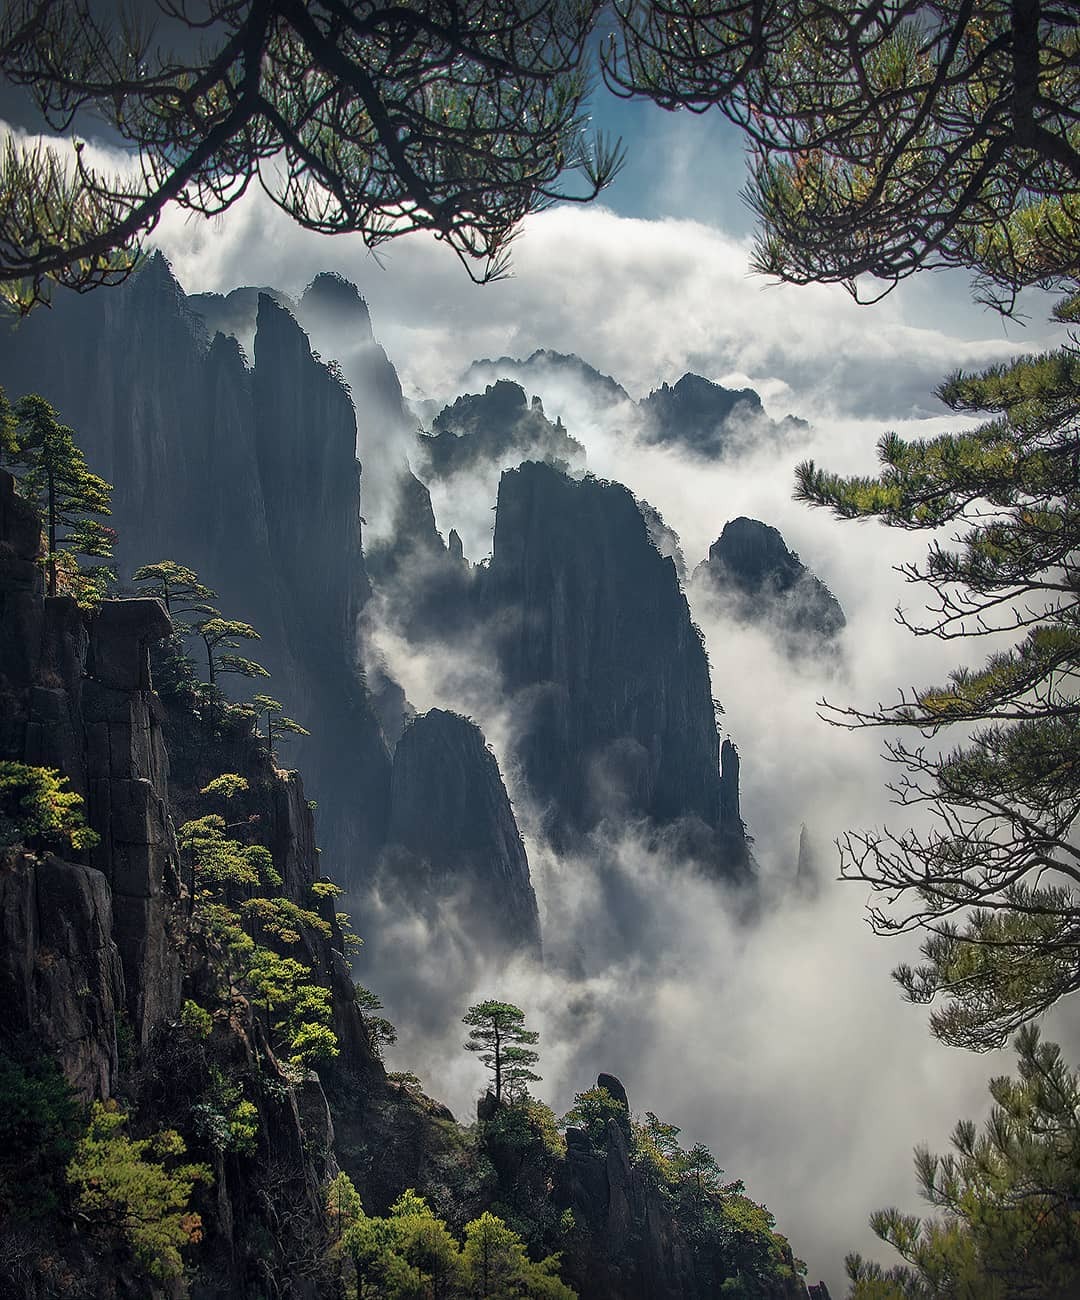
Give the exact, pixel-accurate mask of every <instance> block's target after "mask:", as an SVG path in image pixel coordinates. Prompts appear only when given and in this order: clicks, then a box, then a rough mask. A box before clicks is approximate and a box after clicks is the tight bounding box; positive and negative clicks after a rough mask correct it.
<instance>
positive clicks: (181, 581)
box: [132, 560, 217, 634]
mask: <svg viewBox="0 0 1080 1300" xmlns="http://www.w3.org/2000/svg"><path fill="white" fill-rule="evenodd" d="M132 581H133V582H135V583H137V584H138V585H139V587H140V588H141V589H142V590H143V591H144V592H145V593H146V594H147V595H148V596H157V597H159V598H160V599H161V600H162V602H163V603H164V605H165V608H166V610H168V613H169V617H170V618H171V619H172V624H173V629H174V630H175V631H176V632H177V633H178V634H183V633H186V632H190V631H191V629H192V627H193V623H192V622H191V621H190V616H191V615H192V614H196V615H200V616H203V617H208V616H209V615H211V614H212V613H213V612H214V610H213V606H212V605H211V604H210V602H211V601H212V600H214V599H215V598H216V596H217V592H215V591H212V590H211V589H210V588H209V587H207V586H206V585H205V584H204V583H202V582H200V581H199V575H198V574H197V573H196V572H195V570H194V569H189V568H187V567H186V566H185V565H183V564H177V563H176V562H175V560H158V561H157V563H156V564H144V565H142V566H141V567H140V568H138V569H136V570H135V572H134V573H133V574H132Z"/></svg>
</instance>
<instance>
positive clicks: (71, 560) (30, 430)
mask: <svg viewBox="0 0 1080 1300" xmlns="http://www.w3.org/2000/svg"><path fill="white" fill-rule="evenodd" d="M4 406H5V409H6V408H7V403H6V401H5V403H4ZM2 414H3V413H2V412H0V415H2ZM2 422H3V425H4V434H3V437H4V440H5V444H6V447H7V454H8V458H9V461H10V462H11V464H12V467H13V469H14V471H15V474H16V478H17V482H18V485H19V492H20V493H21V495H22V496H24V497H25V498H26V499H27V500H28V501H30V502H32V503H33V505H34V506H35V507H36V508H37V511H38V514H39V515H40V517H41V526H42V532H43V534H44V538H45V551H44V555H43V557H42V563H43V564H44V566H45V573H46V577H47V581H48V593H49V595H50V596H57V595H70V596H74V597H75V599H76V600H77V601H78V603H79V604H80V605H83V606H85V607H87V608H92V607H93V606H94V605H96V604H97V603H98V602H99V601H100V600H101V599H102V597H103V596H104V595H105V592H106V590H107V588H108V585H109V583H111V582H113V581H115V578H116V575H115V573H114V572H113V570H112V568H111V566H109V565H105V564H89V563H87V561H88V560H90V559H104V560H107V559H109V558H110V557H111V555H112V544H113V541H114V539H115V536H116V534H115V533H114V532H113V530H112V529H111V528H109V527H107V526H106V525H105V524H103V523H101V522H100V521H101V517H103V516H107V515H109V514H110V513H111V511H110V507H109V497H110V493H111V491H112V488H111V487H110V485H109V484H108V483H106V482H105V480H104V479H103V478H100V477H99V476H98V475H97V474H92V473H91V472H90V470H89V468H88V467H87V464H86V458H85V457H84V456H83V453H82V452H81V451H80V449H79V446H78V444H77V443H76V441H75V434H74V433H73V432H72V430H71V429H69V428H68V427H67V425H64V424H61V423H60V419H59V416H58V415H57V413H56V411H55V410H54V409H53V408H52V407H51V406H50V405H49V403H48V402H46V401H45V399H44V398H42V397H38V396H36V395H35V394H29V395H27V396H26V397H22V398H20V399H19V401H18V402H17V403H16V405H15V410H14V425H13V426H12V423H11V420H10V418H7V417H5V418H4V419H3V421H2Z"/></svg>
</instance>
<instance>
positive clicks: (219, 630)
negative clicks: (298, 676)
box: [192, 611, 270, 686]
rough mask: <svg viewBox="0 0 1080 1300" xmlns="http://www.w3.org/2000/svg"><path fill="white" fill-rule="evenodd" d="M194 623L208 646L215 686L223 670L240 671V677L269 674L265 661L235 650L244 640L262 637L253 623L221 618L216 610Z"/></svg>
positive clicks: (209, 669) (210, 676)
mask: <svg viewBox="0 0 1080 1300" xmlns="http://www.w3.org/2000/svg"><path fill="white" fill-rule="evenodd" d="M192 626H193V629H194V631H195V633H196V634H197V635H198V636H199V637H200V638H201V639H202V643H203V645H204V647H205V649H206V672H207V684H208V685H210V686H215V685H216V684H217V679H218V677H219V676H221V675H222V674H223V673H237V674H239V676H241V677H269V676H270V674H269V673H268V672H267V671H266V669H265V668H264V667H263V666H262V664H259V663H256V662H255V660H254V659H247V658H245V657H244V656H243V655H240V654H237V653H236V652H237V651H238V650H240V649H241V648H242V647H243V643H244V642H245V641H258V640H260V637H259V634H258V632H256V631H255V629H254V628H253V627H252V626H251V624H250V623H243V622H241V621H240V620H239V619H234V618H222V617H221V615H220V614H218V613H217V612H216V611H213V612H212V613H211V616H210V617H208V618H202V619H199V620H198V621H197V622H196V623H194V624H193V625H192Z"/></svg>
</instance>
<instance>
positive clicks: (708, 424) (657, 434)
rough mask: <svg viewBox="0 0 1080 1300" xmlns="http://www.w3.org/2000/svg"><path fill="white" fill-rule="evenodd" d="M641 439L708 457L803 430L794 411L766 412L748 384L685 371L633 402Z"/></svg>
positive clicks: (800, 432)
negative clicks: (774, 416) (729, 384)
mask: <svg viewBox="0 0 1080 1300" xmlns="http://www.w3.org/2000/svg"><path fill="white" fill-rule="evenodd" d="M638 410H639V413H640V415H641V418H642V427H641V434H642V436H643V437H644V439H645V441H646V442H654V443H663V444H664V445H672V446H678V447H680V448H682V449H683V450H685V451H689V452H691V453H693V454H694V455H697V456H702V457H704V458H706V459H709V460H717V459H721V458H722V457H724V456H727V455H732V454H736V453H738V452H739V451H742V450H745V449H747V448H748V447H750V446H753V445H754V444H757V443H760V442H762V441H784V440H788V439H791V438H792V437H796V436H799V435H801V434H804V433H805V432H806V430H807V427H808V426H807V424H806V422H805V421H804V420H800V419H797V418H796V417H795V416H791V415H789V416H786V417H785V418H784V419H783V420H781V421H780V422H779V423H777V422H775V421H773V420H770V419H769V417H768V416H767V415H766V414H765V409H764V407H763V406H762V403H761V398H760V396H759V395H758V394H757V393H756V392H755V391H754V389H752V388H725V387H724V386H723V385H722V384H716V383H713V382H712V380H710V379H704V378H702V376H701V375H695V374H690V373H687V374H685V375H683V377H682V378H681V379H679V380H678V381H677V382H676V383H674V384H667V383H665V384H661V386H660V387H659V388H657V389H654V390H653V391H652V392H651V393H649V395H648V396H647V397H643V398H642V399H641V401H640V402H639V403H638Z"/></svg>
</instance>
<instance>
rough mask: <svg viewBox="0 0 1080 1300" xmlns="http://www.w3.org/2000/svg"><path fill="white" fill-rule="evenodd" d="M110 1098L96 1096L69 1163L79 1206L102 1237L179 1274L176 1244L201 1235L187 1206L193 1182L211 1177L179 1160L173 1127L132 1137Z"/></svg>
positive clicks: (163, 1275)
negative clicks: (106, 1099) (105, 1100)
mask: <svg viewBox="0 0 1080 1300" xmlns="http://www.w3.org/2000/svg"><path fill="white" fill-rule="evenodd" d="M126 1125H127V1116H126V1115H125V1114H124V1112H123V1111H122V1110H121V1109H120V1108H119V1107H118V1106H117V1104H116V1103H115V1102H104V1103H102V1102H95V1103H94V1105H93V1108H92V1110H91V1114H90V1124H89V1127H88V1128H87V1130H86V1133H85V1134H84V1136H83V1138H82V1139H81V1141H80V1142H79V1144H78V1146H77V1147H76V1149H75V1155H74V1157H73V1158H72V1160H71V1163H70V1164H69V1165H68V1170H67V1178H68V1182H69V1183H70V1184H71V1187H72V1189H73V1193H74V1196H75V1203H76V1206H77V1208H78V1210H79V1212H80V1213H81V1214H83V1215H85V1216H86V1218H87V1219H88V1220H89V1222H90V1224H91V1225H92V1227H93V1228H94V1230H96V1231H97V1232H100V1233H101V1234H102V1235H103V1236H104V1237H105V1238H106V1239H111V1240H114V1241H116V1242H118V1243H122V1244H124V1245H127V1246H128V1247H130V1249H131V1250H132V1251H133V1252H134V1254H135V1256H136V1258H137V1259H138V1260H139V1262H140V1263H141V1264H142V1265H143V1267H145V1268H146V1269H147V1271H148V1272H149V1273H150V1274H151V1275H152V1276H153V1277H156V1278H160V1279H162V1280H167V1279H172V1278H178V1277H180V1276H181V1274H182V1273H183V1259H182V1257H181V1254H180V1252H181V1250H182V1249H183V1248H184V1247H185V1246H187V1245H190V1244H192V1243H194V1242H197V1241H199V1240H200V1239H201V1236H202V1223H201V1220H200V1218H199V1216H198V1215H197V1214H195V1213H193V1212H192V1211H191V1210H190V1208H189V1205H190V1201H191V1194H192V1191H193V1190H194V1187H195V1184H196V1183H200V1182H201V1183H208V1182H210V1181H211V1175H210V1170H209V1169H208V1168H206V1166H205V1165H198V1164H182V1163H180V1158H181V1157H182V1156H183V1155H184V1154H185V1148H184V1142H183V1140H182V1139H181V1137H180V1135H179V1134H178V1133H176V1132H174V1131H173V1130H172V1129H165V1130H162V1131H160V1132H157V1133H155V1134H153V1135H152V1136H151V1137H147V1138H138V1139H133V1138H130V1137H128V1135H127V1134H126V1133H125V1132H124V1129H125V1128H126Z"/></svg>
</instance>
